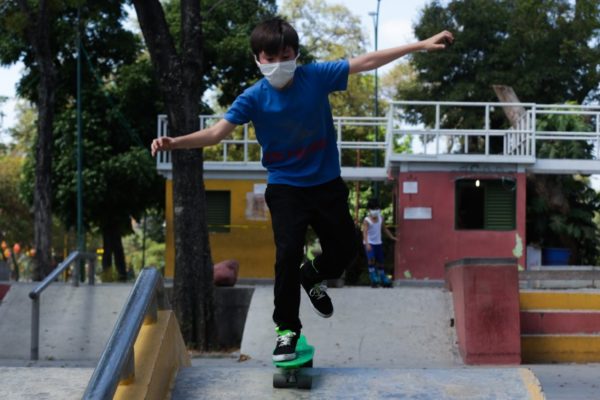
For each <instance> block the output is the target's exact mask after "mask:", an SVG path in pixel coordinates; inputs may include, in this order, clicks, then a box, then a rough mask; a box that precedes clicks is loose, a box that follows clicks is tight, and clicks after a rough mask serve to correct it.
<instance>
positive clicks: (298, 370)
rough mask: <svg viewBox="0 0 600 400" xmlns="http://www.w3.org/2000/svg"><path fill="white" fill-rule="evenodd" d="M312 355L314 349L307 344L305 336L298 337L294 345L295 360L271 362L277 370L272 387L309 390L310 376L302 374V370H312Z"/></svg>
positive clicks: (310, 384)
mask: <svg viewBox="0 0 600 400" xmlns="http://www.w3.org/2000/svg"><path fill="white" fill-rule="evenodd" d="M314 354H315V348H314V347H313V346H311V345H309V344H308V342H307V341H306V336H304V335H300V338H299V339H298V343H296V358H294V359H293V360H289V361H273V364H275V366H276V367H277V369H278V372H276V373H274V374H273V387H274V388H290V387H297V388H299V389H310V388H311V387H312V376H311V375H308V374H305V373H303V370H304V369H306V368H312V361H313V356H314Z"/></svg>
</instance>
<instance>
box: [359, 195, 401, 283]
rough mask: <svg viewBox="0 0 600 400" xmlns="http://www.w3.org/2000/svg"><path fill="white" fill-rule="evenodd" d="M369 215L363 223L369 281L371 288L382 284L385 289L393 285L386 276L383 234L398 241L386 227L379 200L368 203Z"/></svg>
mask: <svg viewBox="0 0 600 400" xmlns="http://www.w3.org/2000/svg"><path fill="white" fill-rule="evenodd" d="M367 209H368V210H369V215H367V216H366V217H365V219H364V221H363V227H362V231H363V245H364V246H365V252H366V253H367V261H368V264H369V279H370V280H371V287H374V288H376V287H377V286H379V284H380V283H381V286H383V287H391V286H392V283H391V282H390V280H389V279H388V277H387V276H386V275H385V270H384V269H383V244H382V243H383V242H382V241H381V232H385V234H386V235H387V236H388V237H389V238H390V239H392V240H394V241H396V237H395V236H394V235H392V232H390V230H389V229H388V228H387V226H385V223H384V222H383V218H382V217H381V207H380V206H379V202H378V201H377V199H370V200H369V202H368V203H367Z"/></svg>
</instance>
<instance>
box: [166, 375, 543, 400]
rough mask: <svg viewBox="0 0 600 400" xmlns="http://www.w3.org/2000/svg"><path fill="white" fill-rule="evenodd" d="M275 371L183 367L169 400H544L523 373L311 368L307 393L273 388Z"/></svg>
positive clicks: (530, 377)
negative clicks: (310, 384) (310, 383)
mask: <svg viewBox="0 0 600 400" xmlns="http://www.w3.org/2000/svg"><path fill="white" fill-rule="evenodd" d="M273 372H275V369H274V368H186V369H185V370H183V371H182V372H181V373H180V374H179V376H178V377H177V381H176V386H175V388H174V390H173V393H172V399H173V400H184V399H185V400H187V399H196V400H199V399H210V400H218V399H223V400H229V399H239V398H243V399H245V400H255V399H256V400H263V399H309V398H310V399H313V398H314V399H420V400H464V399H478V400H497V399H530V400H541V399H544V394H543V392H542V389H541V385H540V382H539V381H538V379H537V378H536V377H535V375H534V374H533V373H532V372H531V371H530V370H528V369H525V368H477V369H475V368H448V369H440V368H427V369H404V368H389V369H386V368H314V369H312V370H311V371H309V373H310V374H311V375H312V376H313V388H312V390H310V391H300V390H283V389H273V387H272V381H273Z"/></svg>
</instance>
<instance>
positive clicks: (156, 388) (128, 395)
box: [113, 310, 191, 400]
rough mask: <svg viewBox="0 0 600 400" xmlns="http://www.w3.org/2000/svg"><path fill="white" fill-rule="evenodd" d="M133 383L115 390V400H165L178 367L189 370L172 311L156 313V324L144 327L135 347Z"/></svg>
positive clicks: (188, 361) (188, 363)
mask: <svg viewBox="0 0 600 400" xmlns="http://www.w3.org/2000/svg"><path fill="white" fill-rule="evenodd" d="M134 355H135V379H134V381H133V382H132V383H130V384H121V385H119V386H118V387H117V391H116V393H115V396H114V397H113V398H114V399H116V400H121V399H122V400H129V399H156V400H162V399H165V398H167V396H168V395H169V392H170V390H171V386H172V384H173V382H174V379H175V377H176V375H177V372H178V371H179V369H180V368H181V367H189V366H191V362H190V357H189V354H188V352H187V349H186V347H185V344H184V343H183V338H182V337H181V332H180V331H179V324H178V323H177V319H176V318H175V314H174V313H173V311H172V310H165V311H159V312H158V320H157V321H156V323H153V324H147V325H143V326H142V329H141V330H140V333H139V335H138V338H137V340H136V342H135V345H134Z"/></svg>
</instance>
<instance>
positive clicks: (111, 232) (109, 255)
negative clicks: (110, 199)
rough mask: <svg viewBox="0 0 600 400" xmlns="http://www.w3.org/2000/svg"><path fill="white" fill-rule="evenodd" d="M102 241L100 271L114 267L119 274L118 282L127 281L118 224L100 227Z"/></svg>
mask: <svg viewBox="0 0 600 400" xmlns="http://www.w3.org/2000/svg"><path fill="white" fill-rule="evenodd" d="M102 240H103V247H104V254H103V255H102V270H103V271H105V272H106V271H107V270H111V269H112V266H113V261H114V265H115V267H116V269H117V273H118V274H119V278H118V279H119V280H120V281H123V282H124V281H126V280H127V263H126V262H125V252H124V251H123V241H122V237H121V231H120V230H119V225H118V224H114V223H113V224H109V225H105V226H103V227H102Z"/></svg>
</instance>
